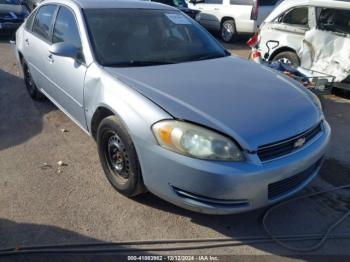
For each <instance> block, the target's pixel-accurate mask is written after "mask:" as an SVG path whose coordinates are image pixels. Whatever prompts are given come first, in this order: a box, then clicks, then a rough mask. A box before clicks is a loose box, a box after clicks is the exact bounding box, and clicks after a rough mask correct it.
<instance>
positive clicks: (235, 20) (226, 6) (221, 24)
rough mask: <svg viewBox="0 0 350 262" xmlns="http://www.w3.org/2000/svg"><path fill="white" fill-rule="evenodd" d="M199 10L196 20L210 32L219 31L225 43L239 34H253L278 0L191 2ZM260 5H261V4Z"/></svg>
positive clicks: (209, 0)
mask: <svg viewBox="0 0 350 262" xmlns="http://www.w3.org/2000/svg"><path fill="white" fill-rule="evenodd" d="M189 2H190V3H189V7H190V8H192V9H196V10H199V11H200V13H199V14H198V15H197V17H196V20H197V21H198V22H199V23H200V24H201V25H203V26H204V27H205V28H207V29H208V30H214V31H219V32H220V36H221V38H222V40H223V41H224V42H231V41H233V40H234V39H235V37H236V36H237V34H253V33H255V31H256V29H257V26H258V25H259V24H260V22H261V21H263V20H264V19H265V18H266V17H267V16H268V15H269V13H270V12H271V11H272V10H273V8H274V6H275V3H276V2H277V0H265V1H259V0H189ZM259 3H260V4H259Z"/></svg>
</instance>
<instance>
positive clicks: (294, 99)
mask: <svg viewBox="0 0 350 262" xmlns="http://www.w3.org/2000/svg"><path fill="white" fill-rule="evenodd" d="M105 70H107V72H109V73H110V74H112V75H113V76H114V77H115V78H117V79H118V80H119V81H122V82H124V83H125V84H126V85H128V86H130V87H131V88H134V89H135V90H137V91H138V92H139V93H141V94H142V95H144V96H145V97H147V98H148V99H150V100H152V101H153V102H154V103H156V104H158V105H159V106H160V107H162V108H163V109H164V110H166V111H167V112H168V113H169V114H171V115H172V116H173V117H175V118H178V119H183V120H188V121H191V122H194V123H198V124H201V125H204V126H207V127H210V128H213V129H216V130H218V131H220V132H223V133H225V134H227V135H229V136H231V137H232V138H234V139H235V140H236V141H237V142H238V143H239V144H240V145H241V146H242V147H243V148H244V149H246V150H252V151H253V150H256V149H257V147H258V146H261V145H265V144H269V143H273V142H276V141H280V140H283V139H286V138H289V137H292V136H294V135H296V134H299V133H302V132H304V131H306V130H307V129H309V128H311V127H312V126H314V125H315V124H316V123H318V121H320V119H321V117H322V114H321V113H320V110H319V109H318V108H317V106H316V105H315V104H314V103H313V102H312V99H311V98H310V97H309V96H308V95H307V94H306V93H305V91H304V90H303V89H302V88H301V87H299V86H298V85H296V84H294V82H292V81H291V80H289V79H287V78H286V77H284V76H282V75H280V74H277V73H275V72H272V71H271V70H270V69H268V68H265V67H263V66H260V65H258V64H255V63H252V62H250V61H247V60H244V59H241V58H238V57H225V58H219V59H212V60H205V61H197V62H187V63H180V64H173V65H162V66H149V67H134V68H105Z"/></svg>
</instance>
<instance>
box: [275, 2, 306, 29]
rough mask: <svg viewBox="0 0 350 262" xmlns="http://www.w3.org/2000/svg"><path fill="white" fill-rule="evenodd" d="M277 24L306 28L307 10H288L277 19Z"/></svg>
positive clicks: (298, 8)
mask: <svg viewBox="0 0 350 262" xmlns="http://www.w3.org/2000/svg"><path fill="white" fill-rule="evenodd" d="M279 22H282V23H284V24H290V25H298V26H303V27H308V25H309V8H308V7H297V8H294V9H292V10H289V11H287V12H286V13H285V14H284V15H283V16H282V17H281V18H280V19H279Z"/></svg>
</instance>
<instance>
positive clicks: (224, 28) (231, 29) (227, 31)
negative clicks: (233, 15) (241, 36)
mask: <svg viewBox="0 0 350 262" xmlns="http://www.w3.org/2000/svg"><path fill="white" fill-rule="evenodd" d="M220 35H221V39H222V40H223V41H224V42H226V43H232V42H233V41H234V40H235V39H236V37H237V31H236V25H235V22H234V21H233V20H232V19H229V20H225V21H223V22H222V24H221V30H220Z"/></svg>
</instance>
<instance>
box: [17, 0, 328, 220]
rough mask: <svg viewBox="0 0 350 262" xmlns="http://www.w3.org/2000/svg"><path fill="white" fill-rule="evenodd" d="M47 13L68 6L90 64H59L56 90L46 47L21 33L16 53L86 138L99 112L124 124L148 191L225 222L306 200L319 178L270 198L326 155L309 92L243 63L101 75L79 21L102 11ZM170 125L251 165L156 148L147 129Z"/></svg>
mask: <svg viewBox="0 0 350 262" xmlns="http://www.w3.org/2000/svg"><path fill="white" fill-rule="evenodd" d="M49 3H55V4H56V3H60V4H64V5H66V6H69V7H70V8H71V9H72V10H74V13H75V14H76V18H77V22H78V25H79V30H80V36H81V39H82V42H83V49H84V56H85V58H86V60H85V63H84V64H76V61H74V59H71V58H62V61H60V65H61V66H60V68H59V69H58V70H61V71H60V72H61V73H60V74H59V76H60V77H61V78H65V81H66V82H64V81H63V80H62V79H61V82H59V81H56V80H55V79H57V77H58V75H54V76H52V75H51V76H50V75H49V74H48V73H45V70H46V69H47V68H50V66H51V67H55V63H52V64H42V63H44V62H42V61H47V59H46V55H47V52H46V51H45V50H48V48H49V44H48V43H45V42H43V41H42V40H40V39H38V38H37V37H35V36H34V35H30V33H29V32H27V31H26V30H25V29H24V28H23V27H21V28H20V29H19V31H18V32H17V51H18V52H21V53H22V54H23V55H24V58H25V59H28V60H31V57H32V61H33V62H32V63H31V64H30V69H31V70H32V72H33V78H34V80H35V81H36V83H37V84H38V86H39V88H40V89H41V90H42V91H43V92H45V94H46V95H47V96H48V97H49V98H50V99H51V100H52V101H53V102H54V103H55V104H56V105H57V106H58V107H59V108H60V109H62V111H64V112H65V113H66V114H67V115H68V116H69V117H70V118H71V119H72V120H73V121H74V122H76V123H77V124H78V125H79V126H80V127H81V128H82V129H83V130H84V131H85V132H87V133H89V134H90V135H91V120H92V118H93V116H94V114H95V112H96V110H98V108H100V107H104V108H107V109H109V110H111V111H112V112H114V113H115V114H116V115H118V116H119V117H120V118H121V120H122V121H123V122H124V123H125V125H126V127H127V129H128V130H129V132H130V135H131V137H132V140H133V142H134V144H135V148H136V151H137V153H138V157H139V160H140V165H141V169H142V174H143V180H144V183H145V186H146V187H147V188H148V189H149V190H150V191H151V192H153V193H154V194H156V195H158V196H160V197H162V198H164V199H166V200H168V201H170V202H172V203H174V204H176V205H179V206H181V207H184V208H188V209H191V210H195V211H199V212H204V213H212V214H228V213H237V212H243V211H248V210H252V209H255V208H259V207H262V206H266V205H269V204H272V203H274V202H276V201H280V200H282V199H284V198H286V197H288V196H290V195H292V194H294V193H295V192H297V191H299V190H301V189H302V188H303V187H305V186H306V185H307V184H308V183H309V182H310V181H311V180H312V179H313V178H314V177H315V176H316V174H317V172H318V169H319V168H317V170H315V172H314V173H313V174H312V175H310V177H309V178H308V179H307V180H305V181H304V182H303V183H302V184H301V185H299V186H298V188H295V189H293V190H292V191H290V192H288V193H286V194H285V195H283V197H281V198H279V199H276V200H273V201H271V200H269V199H268V197H267V185H268V184H270V183H273V182H276V181H279V180H282V179H285V178H288V177H290V176H293V175H295V174H297V173H299V172H302V171H304V170H305V169H307V168H308V167H310V165H312V164H313V163H315V162H317V161H318V160H319V159H320V158H321V157H322V156H323V155H324V154H325V152H326V148H327V145H328V142H329V138H330V128H329V125H328V124H327V122H326V121H325V120H324V117H323V114H322V112H321V110H320V108H318V107H317V105H316V104H315V103H314V102H313V100H312V99H313V98H312V96H311V95H310V94H309V93H308V91H307V90H306V89H304V88H303V87H301V86H299V85H297V84H296V83H294V82H293V81H292V80H289V79H287V78H285V77H284V76H282V75H279V74H276V73H273V72H272V71H270V70H267V69H265V68H263V67H261V66H260V65H256V64H255V63H252V62H249V61H246V60H243V59H240V58H237V57H226V58H220V59H212V60H204V61H200V62H188V63H181V64H174V65H162V66H150V67H135V68H104V67H102V66H100V65H99V64H97V62H95V59H94V55H93V52H92V49H91V47H90V41H89V38H88V35H87V33H86V27H85V22H84V20H83V18H82V14H81V8H85V7H86V6H88V7H89V8H97V7H101V3H98V4H97V3H96V2H94V1H88V2H85V1H81V2H80V1H77V2H73V1H69V0H60V1H54V0H48V1H46V2H45V3H44V5H45V4H49ZM103 5H105V6H106V7H109V8H111V7H115V8H123V7H127V8H159V9H163V8H170V7H165V6H163V5H158V4H154V3H148V2H141V1H140V2H136V1H135V2H131V1H129V2H128V1H125V2H124V1H104V2H103ZM27 37H28V38H30V43H31V45H34V46H36V48H37V49H35V48H34V49H31V51H30V52H29V51H28V50H26V47H25V43H24V42H25V41H24V39H26V38H27ZM40 57H42V60H40ZM53 59H54V60H55V59H56V57H53ZM75 70H77V71H75ZM82 75H84V77H82ZM179 75H180V76H181V77H178V76H179ZM60 83H61V84H60ZM62 83H67V84H69V85H71V84H72V83H75V85H74V87H73V85H71V86H72V90H68V89H67V90H66V92H61V95H58V94H59V91H60V90H61V91H62V89H63V90H64V89H65V86H60V85H63V84H62ZM50 94H52V95H50ZM61 96H67V97H65V98H62V97H61ZM71 98H74V99H75V100H76V101H78V102H79V103H77V102H76V101H74V100H73V99H71ZM62 101H63V102H62ZM79 105H81V106H79ZM172 118H177V119H183V120H188V121H191V122H194V123H197V124H200V125H203V126H207V127H209V128H211V129H214V130H215V129H216V130H217V131H219V132H222V133H225V134H226V135H227V136H229V137H231V138H232V139H234V140H235V141H237V143H238V144H239V145H240V146H241V147H242V149H243V151H244V153H245V156H246V159H247V161H246V162H241V163H233V162H217V161H205V160H198V159H193V158H189V157H186V156H183V155H179V154H177V153H174V152H171V151H168V150H166V149H164V148H162V147H160V146H159V145H158V144H157V142H156V140H155V138H154V136H153V133H152V131H151V126H152V125H153V124H154V123H156V122H158V121H160V120H163V119H172ZM321 120H323V121H324V125H323V129H322V132H321V133H320V134H319V135H318V136H316V137H315V138H314V139H313V140H312V141H310V142H309V143H308V144H307V145H305V146H304V147H303V148H300V149H298V150H296V151H295V152H293V153H292V154H289V155H286V156H284V157H280V158H278V159H275V160H273V161H269V162H267V163H262V162H261V161H260V160H259V158H258V157H257V154H256V150H257V148H258V146H260V145H264V144H267V143H274V142H276V141H279V140H281V139H286V138H289V137H291V136H294V135H297V134H299V133H300V132H304V131H305V130H307V129H309V128H310V127H312V126H314V125H315V124H317V123H319V122H320V121H321ZM174 188H179V189H181V190H184V191H187V192H190V193H193V194H196V195H199V196H202V197H204V198H206V199H217V200H218V201H219V200H220V201H225V200H228V201H230V202H231V203H233V202H235V201H238V202H239V201H241V200H244V202H245V203H246V205H243V206H237V205H232V206H229V205H224V206H223V205H217V204H216V203H217V202H218V201H213V202H211V203H210V202H203V201H196V200H193V199H188V198H184V197H181V196H179V195H178V194H176V193H175V191H174Z"/></svg>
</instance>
